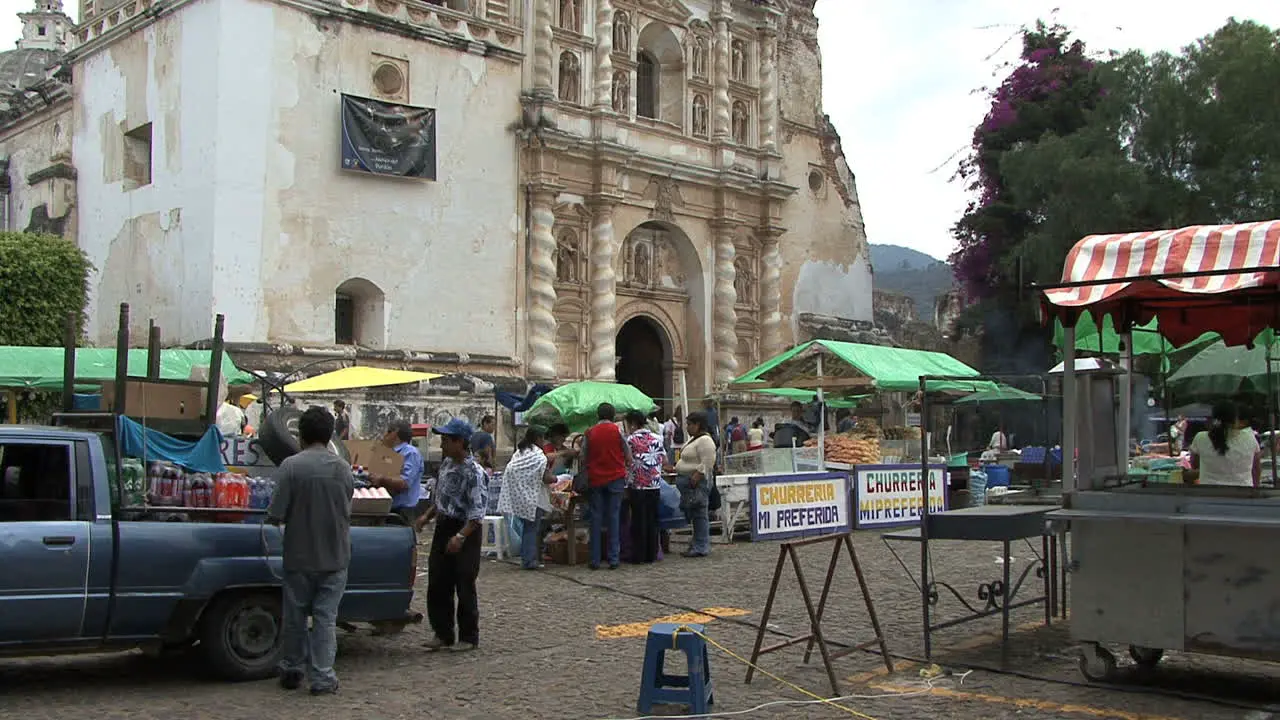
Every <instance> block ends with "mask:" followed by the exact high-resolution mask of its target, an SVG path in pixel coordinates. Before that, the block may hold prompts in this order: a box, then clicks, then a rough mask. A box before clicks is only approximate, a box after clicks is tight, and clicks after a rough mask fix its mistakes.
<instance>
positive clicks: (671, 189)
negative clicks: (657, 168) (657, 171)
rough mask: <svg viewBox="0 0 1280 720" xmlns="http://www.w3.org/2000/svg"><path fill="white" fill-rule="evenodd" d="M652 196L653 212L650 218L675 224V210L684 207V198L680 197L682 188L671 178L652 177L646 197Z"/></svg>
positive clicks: (646, 190)
mask: <svg viewBox="0 0 1280 720" xmlns="http://www.w3.org/2000/svg"><path fill="white" fill-rule="evenodd" d="M650 194H652V196H653V210H652V211H651V212H650V213H649V217H651V218H653V219H655V220H663V221H666V222H674V221H675V208H676V207H678V206H683V205H684V198H683V197H681V195H680V186H679V185H677V184H676V181H675V180H672V179H671V178H669V177H658V176H656V175H654V176H651V177H650V178H649V187H648V188H646V189H645V196H646V197H648V196H650Z"/></svg>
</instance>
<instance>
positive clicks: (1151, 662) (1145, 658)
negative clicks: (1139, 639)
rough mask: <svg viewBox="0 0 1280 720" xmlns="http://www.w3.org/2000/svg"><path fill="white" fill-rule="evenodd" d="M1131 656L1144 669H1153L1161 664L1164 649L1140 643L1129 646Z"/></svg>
mask: <svg viewBox="0 0 1280 720" xmlns="http://www.w3.org/2000/svg"><path fill="white" fill-rule="evenodd" d="M1129 657H1131V658H1133V661H1134V662H1135V663H1137V664H1138V667H1140V668H1142V669H1143V670H1151V669H1152V668H1154V667H1155V666H1156V665H1159V664H1160V659H1161V658H1163V657H1164V650H1161V649H1160V648H1149V647H1142V646H1140V645H1130V646H1129Z"/></svg>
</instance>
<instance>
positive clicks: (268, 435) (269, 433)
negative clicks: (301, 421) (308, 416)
mask: <svg viewBox="0 0 1280 720" xmlns="http://www.w3.org/2000/svg"><path fill="white" fill-rule="evenodd" d="M301 417H302V413H301V412H300V411H299V410H298V408H296V407H293V406H291V405H286V406H285V407H282V408H276V409H275V410H272V411H271V412H270V413H269V414H268V415H267V416H266V417H265V418H263V420H262V427H261V428H260V429H259V430H258V445H259V446H260V447H261V448H262V451H263V452H264V453H266V454H267V457H269V458H271V462H273V463H275V464H276V465H279V464H280V463H282V462H284V461H285V460H286V459H287V458H289V457H290V456H292V455H296V454H298V451H299V449H300V448H299V447H298V418H301Z"/></svg>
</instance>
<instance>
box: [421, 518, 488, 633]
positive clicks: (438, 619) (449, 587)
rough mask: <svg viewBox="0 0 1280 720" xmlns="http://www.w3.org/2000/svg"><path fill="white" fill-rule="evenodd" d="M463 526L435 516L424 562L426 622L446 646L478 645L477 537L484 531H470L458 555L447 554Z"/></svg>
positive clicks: (478, 567)
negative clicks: (455, 603)
mask: <svg viewBox="0 0 1280 720" xmlns="http://www.w3.org/2000/svg"><path fill="white" fill-rule="evenodd" d="M465 526H466V523H465V522H464V521H462V520H455V519H454V518H451V517H447V516H444V515H440V516H437V517H436V530H435V535H434V536H432V538H431V555H430V556H429V560H428V561H427V621H428V622H429V623H431V629H432V630H433V631H434V632H435V634H436V637H438V638H440V639H441V640H443V641H444V643H445V644H446V645H452V644H454V643H455V642H465V643H473V644H477V645H478V644H479V643H480V600H479V598H478V597H477V596H476V578H477V577H479V575H480V543H481V540H482V538H481V536H480V534H481V532H482V531H483V530H484V528H477V529H476V530H475V531H474V532H472V533H471V535H470V536H469V537H468V538H467V539H466V541H465V542H464V543H463V544H462V549H461V550H459V551H458V552H456V553H450V552H447V549H448V547H449V539H450V538H452V537H453V536H454V535H457V534H458V532H459V531H461V530H462V528H463V527H465ZM455 595H456V596H457V623H458V624H457V626H456V633H455V626H454V596H455Z"/></svg>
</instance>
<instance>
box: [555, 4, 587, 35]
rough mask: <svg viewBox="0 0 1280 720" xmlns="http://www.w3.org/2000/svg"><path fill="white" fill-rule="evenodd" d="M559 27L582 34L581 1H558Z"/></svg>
mask: <svg viewBox="0 0 1280 720" xmlns="http://www.w3.org/2000/svg"><path fill="white" fill-rule="evenodd" d="M560 27H562V28H564V29H565V30H572V31H573V32H576V33H581V32H582V0H560Z"/></svg>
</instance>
